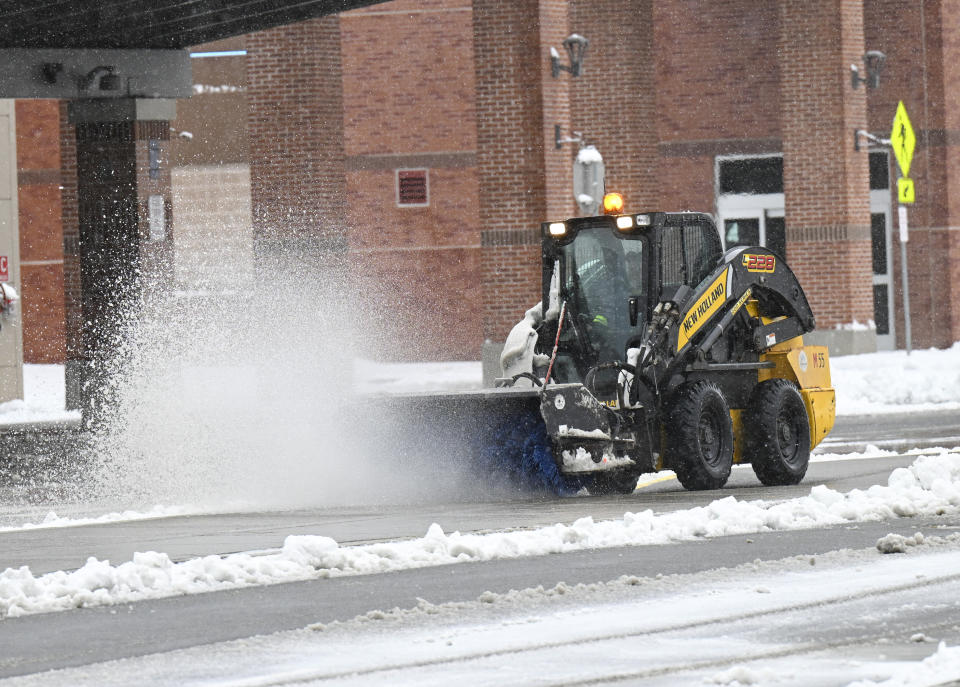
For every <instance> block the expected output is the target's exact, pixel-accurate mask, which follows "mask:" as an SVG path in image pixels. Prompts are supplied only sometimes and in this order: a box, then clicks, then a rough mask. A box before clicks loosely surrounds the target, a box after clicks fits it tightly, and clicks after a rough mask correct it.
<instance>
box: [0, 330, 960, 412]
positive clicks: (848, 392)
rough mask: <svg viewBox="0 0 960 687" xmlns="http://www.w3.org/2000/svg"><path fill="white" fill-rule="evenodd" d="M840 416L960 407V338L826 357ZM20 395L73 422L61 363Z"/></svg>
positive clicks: (7, 408)
mask: <svg viewBox="0 0 960 687" xmlns="http://www.w3.org/2000/svg"><path fill="white" fill-rule="evenodd" d="M830 369H831V375H832V378H833V386H834V388H835V389H836V391H837V413H838V414H839V415H864V414H870V413H885V412H904V411H914V410H915V411H922V410H949V409H957V410H960V342H957V343H955V344H954V345H953V346H952V347H951V348H948V349H946V350H938V349H928V350H917V351H913V352H912V353H911V354H910V355H907V353H906V351H888V352H882V353H866V354H862V355H850V356H842V357H835V358H832V359H831V361H830ZM354 373H355V378H356V380H357V388H358V389H359V390H360V391H363V392H371V391H379V392H387V393H393V392H404V391H437V390H466V389H477V388H480V386H481V384H482V376H483V375H482V370H481V365H480V363H479V362H441V363H380V362H372V361H369V360H357V361H356V363H355V365H354ZM23 376H24V396H25V398H24V400H22V401H9V402H7V403H0V425H3V424H13V423H23V422H38V421H65V420H66V421H70V420H74V421H75V420H78V419H79V413H78V412H77V411H68V410H64V384H63V366H62V365H25V366H24V375H23Z"/></svg>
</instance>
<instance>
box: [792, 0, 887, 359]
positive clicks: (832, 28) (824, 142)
mask: <svg viewBox="0 0 960 687" xmlns="http://www.w3.org/2000/svg"><path fill="white" fill-rule="evenodd" d="M864 51H865V48H864V26H863V0H813V1H812V2H802V3H801V2H781V3H780V38H779V42H778V50H777V55H778V59H779V67H780V111H781V126H782V135H783V185H784V194H785V203H786V208H785V210H786V234H787V256H786V257H787V260H788V262H789V263H790V266H791V267H792V268H793V270H794V272H796V274H797V276H798V277H799V279H800V281H801V283H802V284H803V285H804V286H805V288H806V291H807V295H808V297H809V299H810V304H811V306H812V307H813V311H814V314H815V316H816V318H817V327H818V330H820V331H821V332H822V333H821V334H820V338H821V339H823V337H828V338H829V337H830V336H834V335H833V334H832V333H831V332H833V331H835V329H834V328H835V326H836V325H841V326H842V325H846V324H851V323H853V322H854V321H857V322H860V323H865V322H867V321H868V320H870V319H872V317H873V287H872V272H871V269H872V267H871V265H872V262H871V253H870V195H869V168H868V159H867V156H866V155H865V154H864V153H862V152H855V151H854V149H853V131H854V129H856V128H862V127H863V125H864V123H865V122H866V115H867V109H866V95H865V89H864V88H862V87H861V88H859V89H857V90H853V89H852V88H851V86H850V72H849V65H851V64H860V63H861V61H862V58H863V53H864ZM814 285H817V288H812V287H813V286H814ZM846 336H847V337H848V338H850V337H852V338H856V339H858V341H851V342H848V347H849V348H850V350H870V349H875V348H876V337H875V334H874V333H873V332H872V331H862V332H856V333H849V332H848V333H847V334H846ZM813 338H817V337H813ZM860 339H862V340H860Z"/></svg>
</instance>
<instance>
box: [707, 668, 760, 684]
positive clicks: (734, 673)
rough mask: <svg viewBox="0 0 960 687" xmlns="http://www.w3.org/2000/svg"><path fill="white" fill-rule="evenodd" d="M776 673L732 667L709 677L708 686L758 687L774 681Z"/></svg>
mask: <svg viewBox="0 0 960 687" xmlns="http://www.w3.org/2000/svg"><path fill="white" fill-rule="evenodd" d="M776 678H777V675H776V673H774V672H773V671H772V670H755V669H753V668H748V667H747V666H734V667H732V668H729V669H727V670H724V671H722V672H720V673H717V674H715V675H713V676H711V677H710V679H709V683H708V684H714V685H729V686H730V687H737V686H739V685H759V684H761V683H764V682H771V681H775V680H776Z"/></svg>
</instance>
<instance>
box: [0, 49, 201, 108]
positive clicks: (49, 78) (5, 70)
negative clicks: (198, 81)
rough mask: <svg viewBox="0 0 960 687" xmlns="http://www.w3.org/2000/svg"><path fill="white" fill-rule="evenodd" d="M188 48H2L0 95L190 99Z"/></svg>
mask: <svg viewBox="0 0 960 687" xmlns="http://www.w3.org/2000/svg"><path fill="white" fill-rule="evenodd" d="M192 93H193V78H192V74H191V70H190V53H189V52H188V51H186V50H45V49H40V50H31V49H21V48H11V49H6V50H0V98H59V99H64V100H76V99H108V98H189V97H190V95H191V94H192Z"/></svg>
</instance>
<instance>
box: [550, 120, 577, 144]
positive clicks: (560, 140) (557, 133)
mask: <svg viewBox="0 0 960 687" xmlns="http://www.w3.org/2000/svg"><path fill="white" fill-rule="evenodd" d="M562 134H563V128H562V127H561V126H560V125H559V124H554V125H553V142H554V143H556V144H557V150H560V149H561V148H562V147H563V144H564V143H577V144H579V145H581V146H582V145H583V134H582V133H580V132H579V131H574V132H573V136H563V135H562Z"/></svg>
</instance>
